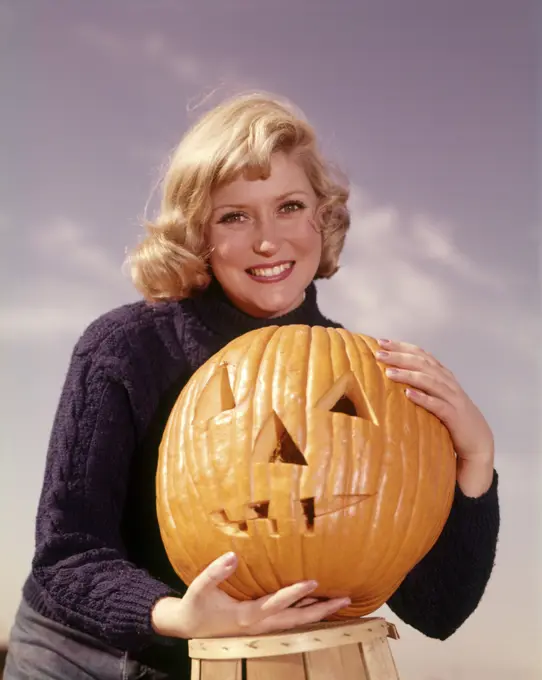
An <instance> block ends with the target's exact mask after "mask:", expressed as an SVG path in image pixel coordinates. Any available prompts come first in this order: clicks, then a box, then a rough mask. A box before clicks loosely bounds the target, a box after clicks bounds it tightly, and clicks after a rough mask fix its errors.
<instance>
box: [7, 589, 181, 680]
mask: <svg viewBox="0 0 542 680" xmlns="http://www.w3.org/2000/svg"><path fill="white" fill-rule="evenodd" d="M4 680H174V679H173V678H172V677H171V676H170V675H167V674H165V673H162V672H160V671H156V670H153V669H151V668H148V667H147V666H144V665H142V664H140V663H139V662H138V661H134V660H131V659H130V658H129V656H128V653H127V652H123V651H121V650H119V649H115V648H114V647H109V646H108V645H106V644H104V643H103V642H101V641H100V640H97V639H96V638H94V637H92V636H90V635H87V634H86V633H82V632H80V631H77V630H75V629H73V628H70V627H68V626H64V625H62V624H60V623H56V622H55V621H51V620H50V619H47V618H45V617H44V616H41V615H40V614H38V613H36V612H35V611H34V610H33V609H31V608H30V607H29V606H28V605H27V604H26V602H25V601H24V600H23V601H22V602H21V604H20V606H19V610H18V612H17V616H16V617H15V623H14V624H13V627H12V629H11V635H10V640H9V644H8V655H7V659H6V666H5V669H4Z"/></svg>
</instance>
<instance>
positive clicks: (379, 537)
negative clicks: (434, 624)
mask: <svg viewBox="0 0 542 680" xmlns="http://www.w3.org/2000/svg"><path fill="white" fill-rule="evenodd" d="M376 349H377V343H376V341H375V340H374V339H372V338H369V337H365V336H361V335H354V334H352V333H349V332H347V331H345V330H342V329H332V328H321V327H315V328H310V327H307V326H286V327H282V328H278V327H268V328H263V329H261V330H257V331H253V332H251V333H248V334H246V335H244V336H242V337H239V338H237V339H236V340H234V341H233V342H231V343H230V344H229V345H227V346H226V347H225V348H224V349H222V350H221V351H220V352H218V353H217V354H216V355H215V356H213V357H212V358H211V359H210V360H209V361H207V362H206V363H205V364H204V365H203V366H201V367H200V368H199V370H198V371H196V372H195V373H194V375H193V376H192V377H191V379H190V380H189V382H188V383H187V384H186V386H185V388H184V389H183V390H182V392H181V394H180V396H179V398H178V399H177V402H176V404H175V406H174V407H173V410H172V412H171V414H170V418H169V420H168V423H167V426H166V429H165V432H164V436H163V439H162V443H161V446H160V458H159V467H158V474H157V509H158V519H159V523H160V528H161V532H162V539H163V542H164V546H165V548H166V551H167V553H168V557H169V559H170V561H171V563H172V565H173V567H174V569H175V570H176V572H177V574H178V575H179V576H180V577H181V578H182V579H183V581H184V582H185V583H187V584H189V583H190V582H191V581H192V580H193V579H194V578H195V576H196V575H197V574H198V573H199V572H201V571H202V569H204V568H205V567H206V566H207V565H208V564H209V563H210V562H211V561H212V560H213V559H215V558H216V557H218V556H219V555H221V554H222V553H224V552H227V551H229V550H234V551H235V552H236V553H237V555H238V557H239V566H238V569H237V570H236V572H235V574H234V575H233V576H232V577H231V578H230V579H229V580H228V582H227V583H225V584H224V586H223V587H224V590H225V591H226V592H228V593H229V594H230V595H232V596H233V597H235V598H237V599H248V598H255V597H260V596H262V595H264V594H266V593H270V592H274V591H276V590H277V589H279V588H281V587H283V586H285V585H289V584H291V583H294V582H297V581H300V580H303V579H316V580H317V581H318V582H319V588H318V590H317V591H316V593H315V594H316V596H321V597H333V596H350V597H351V599H352V604H351V605H350V606H349V607H347V608H345V609H344V610H342V611H341V612H340V614H339V615H338V616H339V617H350V616H364V615H366V614H368V613H370V612H372V611H374V610H375V609H377V608H378V607H379V606H381V605H382V604H383V603H385V602H386V600H387V599H388V598H389V597H390V596H391V595H392V594H393V592H394V591H395V590H396V588H397V587H398V586H399V585H400V583H401V581H402V580H403V579H404V577H405V576H406V574H407V573H408V572H409V571H410V570H411V569H412V567H414V566H415V564H416V563H417V562H418V561H419V560H420V559H421V558H422V557H423V556H424V555H425V554H426V553H427V552H428V551H429V550H430V549H431V547H432V546H433V544H434V543H435V541H436V540H437V538H438V536H439V534H440V532H441V531H442V528H443V526H444V523H445V521H446V519H447V517H448V514H449V511H450V507H451V503H452V500H453V493H454V486H455V454H454V452H453V447H452V443H451V440H450V436H449V433H448V431H447V430H446V428H445V427H444V426H443V425H442V424H441V423H440V421H439V420H438V419H437V418H435V417H434V416H433V415H431V414H429V413H428V412H427V411H425V410H424V409H422V408H421V407H418V406H416V405H414V404H413V403H412V402H410V401H409V400H408V398H407V397H406V396H405V394H404V386H401V385H399V384H397V383H394V382H392V381H391V380H389V379H388V378H387V377H386V375H385V372H384V371H385V367H384V366H382V365H381V364H378V363H377V361H376V359H375V357H374V352H375V351H376Z"/></svg>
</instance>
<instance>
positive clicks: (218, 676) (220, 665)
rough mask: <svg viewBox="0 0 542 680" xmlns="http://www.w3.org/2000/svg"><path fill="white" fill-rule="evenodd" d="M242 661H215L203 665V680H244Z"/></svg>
mask: <svg viewBox="0 0 542 680" xmlns="http://www.w3.org/2000/svg"><path fill="white" fill-rule="evenodd" d="M242 663H243V662H242V661H241V660H240V659H219V660H218V659H213V660H210V661H205V662H204V663H202V664H201V673H200V679H201V680H242V671H241V668H242Z"/></svg>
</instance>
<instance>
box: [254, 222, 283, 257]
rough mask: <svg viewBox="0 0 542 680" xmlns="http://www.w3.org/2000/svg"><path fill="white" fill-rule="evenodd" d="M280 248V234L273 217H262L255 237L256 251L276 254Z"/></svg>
mask: <svg viewBox="0 0 542 680" xmlns="http://www.w3.org/2000/svg"><path fill="white" fill-rule="evenodd" d="M279 248H280V234H279V229H277V225H276V224H275V220H274V219H273V218H272V217H266V218H262V219H260V220H259V221H258V226H257V229H256V233H255V239H254V251H255V252H256V253H259V254H262V255H274V254H275V253H276V252H277V251H278V250H279Z"/></svg>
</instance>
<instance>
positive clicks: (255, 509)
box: [211, 494, 374, 536]
mask: <svg viewBox="0 0 542 680" xmlns="http://www.w3.org/2000/svg"><path fill="white" fill-rule="evenodd" d="M373 495H374V494H349V495H346V494H345V495H334V496H331V497H330V498H326V499H321V500H316V499H315V498H302V499H300V500H299V503H300V504H301V509H302V511H303V524H304V526H303V525H302V526H301V530H302V532H303V533H312V532H313V531H314V528H315V520H316V518H317V517H322V516H323V515H330V514H333V513H338V512H341V511H342V510H345V509H346V508H349V507H351V506H353V505H358V504H359V503H362V502H363V501H365V500H367V499H368V498H372V496H373ZM269 506H270V501H263V502H260V503H249V504H248V505H246V506H245V512H244V515H245V517H244V518H243V519H241V520H234V519H231V518H230V517H229V516H228V513H227V512H226V510H224V509H222V510H217V511H216V512H213V513H212V514H211V519H212V521H213V523H214V524H215V526H216V527H217V528H218V529H220V530H221V531H223V532H224V533H226V534H230V535H235V536H248V535H249V523H250V522H267V523H268V525H269V533H270V535H271V536H279V535H280V531H279V526H278V523H279V522H278V520H277V519H275V518H273V517H271V516H270V514H269Z"/></svg>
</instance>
